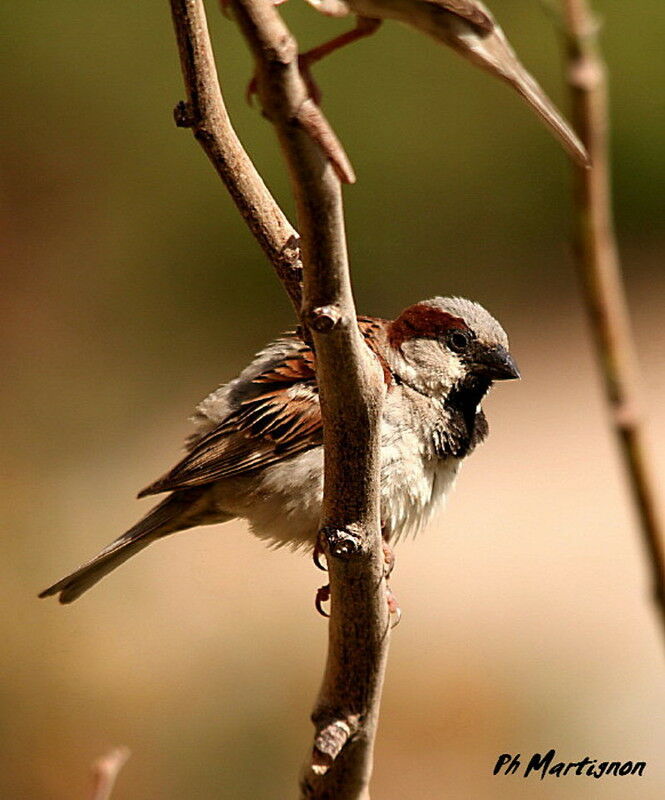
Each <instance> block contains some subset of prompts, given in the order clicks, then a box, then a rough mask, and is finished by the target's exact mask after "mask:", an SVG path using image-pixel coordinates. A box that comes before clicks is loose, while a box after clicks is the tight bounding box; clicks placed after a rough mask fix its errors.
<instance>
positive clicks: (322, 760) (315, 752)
mask: <svg viewBox="0 0 665 800" xmlns="http://www.w3.org/2000/svg"><path fill="white" fill-rule="evenodd" d="M356 729H357V722H356V723H355V724H354V723H353V721H352V720H351V719H348V720H342V719H336V720H333V722H331V723H330V724H329V725H326V727H325V728H322V729H321V730H320V731H319V733H318V735H317V737H316V739H315V740H314V747H313V748H312V772H314V774H315V775H325V774H326V772H328V770H329V769H330V767H332V765H333V761H334V760H335V759H336V758H337V756H338V755H339V754H340V753H341V752H342V748H343V747H344V745H345V744H346V743H347V742H348V741H349V738H350V737H351V736H352V735H353V733H354V731H355V730H356Z"/></svg>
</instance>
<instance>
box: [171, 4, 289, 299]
mask: <svg viewBox="0 0 665 800" xmlns="http://www.w3.org/2000/svg"><path fill="white" fill-rule="evenodd" d="M171 15H172V17H173V25H174V27H175V32H176V38H177V40H178V49H179V51H180V65H181V68H182V74H183V79H184V82H185V90H186V92H187V102H186V103H185V102H181V103H179V104H178V105H177V106H176V108H175V111H174V116H175V121H176V125H178V126H179V127H182V128H191V129H192V131H193V133H194V137H195V138H196V140H197V141H198V142H199V144H200V145H201V147H202V148H203V149H204V151H205V153H206V155H207V156H208V158H209V159H210V161H211V162H212V164H213V166H214V167H215V169H216V170H217V173H218V174H219V176H220V178H221V179H222V181H223V182H224V185H225V186H226V188H227V189H228V191H229V194H230V195H231V198H232V199H233V202H234V203H235V204H236V206H237V208H238V210H239V211H240V213H241V214H242V216H243V218H244V220H245V222H246V223H247V225H248V227H249V229H250V231H251V232H252V234H253V235H254V237H255V239H256V240H257V242H258V243H259V245H260V246H261V248H262V249H263V252H264V253H265V254H266V256H267V257H268V259H269V260H270V263H271V264H272V265H273V267H274V269H275V271H276V272H277V275H278V277H279V278H280V280H281V282H282V283H283V285H284V287H285V289H286V291H287V292H288V295H289V297H290V298H291V302H292V303H293V306H294V308H295V310H296V313H297V314H299V313H300V303H301V297H302V286H301V281H302V263H301V261H300V244H299V239H298V233H297V231H296V230H295V229H294V228H293V226H292V225H291V224H290V223H289V221H288V220H287V218H286V216H285V215H284V213H283V211H282V210H281V208H280V207H279V206H278V205H277V203H276V202H275V199H274V198H273V196H272V195H271V194H270V191H269V190H268V188H267V187H266V185H265V183H264V182H263V179H262V178H261V176H260V175H259V173H258V172H257V171H256V167H255V166H254V164H253V163H252V161H251V159H250V158H249V156H248V155H247V153H246V152H245V149H244V147H243V146H242V144H241V142H240V140H239V139H238V136H237V135H236V132H235V130H234V129H233V126H232V125H231V120H230V119H229V115H228V112H227V110H226V106H225V105H224V99H223V97H222V92H221V89H220V86H219V79H218V77H217V69H216V67H215V59H214V56H213V52H212V45H211V43H210V36H209V34H208V23H207V20H206V15H205V10H204V7H203V0H171Z"/></svg>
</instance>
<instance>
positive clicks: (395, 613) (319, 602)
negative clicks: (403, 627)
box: [314, 583, 402, 628]
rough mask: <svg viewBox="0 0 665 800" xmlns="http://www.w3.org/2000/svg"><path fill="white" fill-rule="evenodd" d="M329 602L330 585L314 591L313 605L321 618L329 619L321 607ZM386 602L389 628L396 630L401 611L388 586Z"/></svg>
mask: <svg viewBox="0 0 665 800" xmlns="http://www.w3.org/2000/svg"><path fill="white" fill-rule="evenodd" d="M329 600H330V584H329V583H327V584H326V585H325V586H321V587H320V588H319V589H317V591H316V597H315V599H314V605H315V607H316V610H317V611H318V612H319V614H321V616H322V617H329V616H330V614H329V613H328V612H327V611H326V609H325V608H324V607H323V604H324V603H327V602H328V601H329ZM386 602H387V603H388V613H389V614H390V620H391V621H390V627H391V628H396V627H397V626H398V625H399V623H400V620H401V619H402V609H401V608H400V607H399V603H398V602H397V598H396V597H395V595H394V594H393V593H392V590H391V588H390V586H386Z"/></svg>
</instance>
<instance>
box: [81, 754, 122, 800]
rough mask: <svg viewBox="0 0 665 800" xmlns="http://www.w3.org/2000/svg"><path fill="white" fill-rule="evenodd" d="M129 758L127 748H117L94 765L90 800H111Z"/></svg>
mask: <svg viewBox="0 0 665 800" xmlns="http://www.w3.org/2000/svg"><path fill="white" fill-rule="evenodd" d="M128 758H129V750H128V748H126V747H117V748H116V749H115V750H111V752H110V753H107V754H106V755H105V756H102V757H101V758H98V759H97V761H95V763H94V764H93V765H92V792H91V793H90V800H109V797H111V792H112V791H113V786H114V784H115V781H116V778H117V777H118V773H119V772H120V770H121V769H122V768H123V767H124V765H125V763H126V762H127V759H128Z"/></svg>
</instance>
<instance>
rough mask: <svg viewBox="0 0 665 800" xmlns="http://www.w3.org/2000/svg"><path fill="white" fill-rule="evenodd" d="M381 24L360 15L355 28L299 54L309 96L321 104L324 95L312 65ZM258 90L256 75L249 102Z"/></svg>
mask: <svg viewBox="0 0 665 800" xmlns="http://www.w3.org/2000/svg"><path fill="white" fill-rule="evenodd" d="M273 2H274V0H273ZM379 25H381V20H380V19H373V18H372V17H358V18H357V21H356V27H355V28H352V29H351V30H350V31H346V32H345V33H341V34H340V35H339V36H335V38H334V39H331V40H330V41H328V42H324V43H323V44H320V45H318V47H313V48H312V49H311V50H308V51H307V52H306V53H301V54H300V55H299V56H298V67H299V68H300V72H301V74H302V77H303V80H304V81H305V85H306V86H307V91H308V92H309V96H310V97H311V98H312V100H313V101H314V102H315V103H316V104H317V105H319V104H320V102H321V96H322V95H321V90H320V89H319V87H318V86H317V83H316V81H315V80H314V77H313V75H312V72H311V67H312V65H314V64H316V62H317V61H321V59H322V58H325V57H326V56H328V55H330V54H331V53H334V52H335V50H339V49H340V48H342V47H346V45H347V44H353V42H357V41H358V40H359V39H364V38H365V37H366V36H370V35H371V34H372V33H374V31H375V30H377V28H378V27H379ZM256 90H257V86H256V75H255V76H254V77H253V78H252V80H251V81H250V82H249V85H248V87H247V94H246V97H247V101H248V102H251V100H252V97H253V95H255V94H256Z"/></svg>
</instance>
